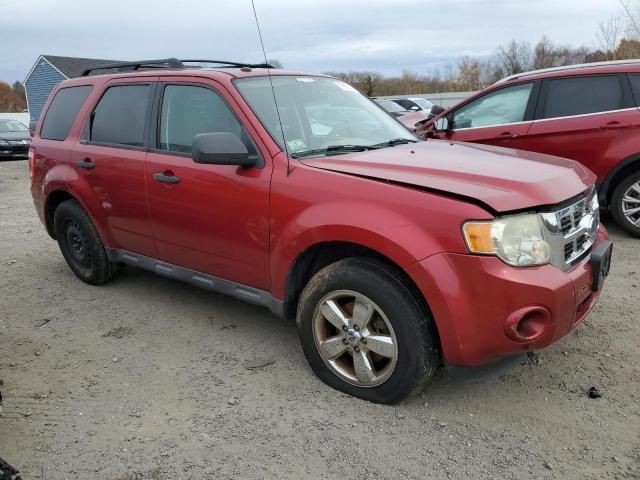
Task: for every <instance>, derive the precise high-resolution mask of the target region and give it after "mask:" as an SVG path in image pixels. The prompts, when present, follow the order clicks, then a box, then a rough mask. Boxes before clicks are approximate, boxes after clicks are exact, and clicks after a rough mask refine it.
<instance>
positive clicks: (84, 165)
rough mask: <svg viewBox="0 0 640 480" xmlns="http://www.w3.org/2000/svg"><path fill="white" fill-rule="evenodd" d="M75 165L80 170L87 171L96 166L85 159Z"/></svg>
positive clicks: (88, 159)
mask: <svg viewBox="0 0 640 480" xmlns="http://www.w3.org/2000/svg"><path fill="white" fill-rule="evenodd" d="M76 165H78V166H79V167H80V168H86V169H87V170H91V169H93V168H96V164H95V163H93V161H92V160H91V159H90V158H89V157H87V158H85V159H83V160H78V161H77V162H76Z"/></svg>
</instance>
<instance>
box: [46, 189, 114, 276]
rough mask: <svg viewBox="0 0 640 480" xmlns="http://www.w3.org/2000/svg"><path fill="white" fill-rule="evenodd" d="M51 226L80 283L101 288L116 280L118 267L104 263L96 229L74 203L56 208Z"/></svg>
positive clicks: (102, 247) (65, 203)
mask: <svg viewBox="0 0 640 480" xmlns="http://www.w3.org/2000/svg"><path fill="white" fill-rule="evenodd" d="M53 226H54V230H55V234H56V239H57V240H58V245H59V246H60V251H61V252H62V256H63V257H64V259H65V260H66V261H67V264H68V265H69V267H70V268H71V270H72V271H73V273H75V274H76V276H77V277H78V278H79V279H80V280H82V281H83V282H86V283H89V284H91V285H102V284H103V283H106V282H108V281H110V280H112V279H113V278H115V276H116V274H117V273H118V265H117V264H115V263H113V262H110V261H109V260H108V259H107V253H106V251H105V249H104V245H103V243H102V240H101V239H100V235H98V231H97V230H96V227H95V226H94V225H93V222H92V221H91V218H89V215H87V212H85V211H84V209H83V208H82V207H81V206H80V204H79V203H78V202H77V201H75V200H67V201H65V202H62V203H61V204H60V205H58V207H57V208H56V210H55V213H54V217H53Z"/></svg>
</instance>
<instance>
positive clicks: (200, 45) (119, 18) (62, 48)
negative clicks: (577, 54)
mask: <svg viewBox="0 0 640 480" xmlns="http://www.w3.org/2000/svg"><path fill="white" fill-rule="evenodd" d="M255 1H256V9H257V11H258V15H259V20H260V25H261V28H262V32H263V36H264V41H265V46H266V48H267V56H268V57H269V58H277V59H278V60H280V61H281V62H282V63H283V64H284V65H285V67H287V68H295V69H301V70H311V71H327V70H356V69H370V70H379V71H382V72H384V73H387V74H394V73H399V72H400V71H402V70H403V69H410V70H414V71H427V70H429V69H432V68H437V67H438V66H441V65H443V64H444V63H446V62H449V61H452V60H453V59H456V58H458V57H459V56H461V55H465V54H466V55H473V56H486V55H489V54H491V52H493V51H494V50H495V48H496V47H497V46H498V45H499V44H501V43H505V42H507V41H509V40H511V39H512V38H516V39H520V40H525V41H529V42H532V43H533V42H535V41H537V40H538V39H539V38H540V37H541V36H542V35H543V34H547V35H548V36H549V37H550V38H551V39H552V40H553V41H554V42H558V43H567V44H573V45H580V44H587V45H590V44H592V43H593V40H594V38H595V33H596V31H597V28H598V24H599V22H600V21H601V20H602V19H604V18H605V17H607V16H608V15H610V14H612V13H615V11H617V9H618V2H617V0H591V1H588V0H563V1H562V2H558V1H557V0H538V1H536V2H532V1H530V0H491V1H490V0H456V1H449V2H448V3H447V2H442V1H434V0H421V1H418V0H394V1H389V0H357V1H349V2H347V1H344V0H302V1H301V0H255ZM0 32H2V37H3V41H2V43H0V79H3V80H7V81H14V80H16V79H20V80H21V79H23V78H24V76H25V75H26V73H27V72H28V70H29V68H30V67H31V66H32V64H33V62H34V61H35V59H36V58H37V56H38V55H40V54H42V53H49V54H54V55H68V56H85V57H96V58H114V59H123V60H129V59H136V58H154V57H158V58H164V57H167V56H178V57H183V58H185V57H205V58H222V59H227V60H240V61H259V60H261V59H262V49H261V46H260V44H259V42H258V35H257V29H256V26H255V20H254V18H253V11H252V9H251V3H250V1H249V0H235V1H233V2H230V1H221V0H214V1H211V0H182V1H181V2H158V1H157V0H154V1H151V0H137V1H136V0H111V1H109V2H103V1H97V0H84V1H81V0H30V1H24V0H3V7H2V16H1V17H0Z"/></svg>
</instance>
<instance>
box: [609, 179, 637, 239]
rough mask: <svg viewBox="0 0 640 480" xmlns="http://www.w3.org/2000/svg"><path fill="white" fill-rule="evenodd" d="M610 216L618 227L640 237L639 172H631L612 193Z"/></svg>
mask: <svg viewBox="0 0 640 480" xmlns="http://www.w3.org/2000/svg"><path fill="white" fill-rule="evenodd" d="M611 215H612V216H613V219H614V220H615V222H616V223H617V224H618V225H619V226H620V227H622V228H623V229H624V230H626V231H627V232H629V233H630V234H631V235H633V236H636V237H640V171H636V172H633V173H632V174H631V175H629V176H628V177H627V178H625V179H624V180H623V181H622V182H620V183H619V184H618V186H617V187H616V188H615V190H614V191H613V194H612V195H611Z"/></svg>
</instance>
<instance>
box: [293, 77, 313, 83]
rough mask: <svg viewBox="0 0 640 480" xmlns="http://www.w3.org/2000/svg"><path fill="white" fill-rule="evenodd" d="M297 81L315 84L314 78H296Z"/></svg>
mask: <svg viewBox="0 0 640 480" xmlns="http://www.w3.org/2000/svg"><path fill="white" fill-rule="evenodd" d="M296 80H298V81H299V82H306V83H311V82H313V78H311V77H296Z"/></svg>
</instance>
